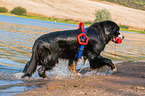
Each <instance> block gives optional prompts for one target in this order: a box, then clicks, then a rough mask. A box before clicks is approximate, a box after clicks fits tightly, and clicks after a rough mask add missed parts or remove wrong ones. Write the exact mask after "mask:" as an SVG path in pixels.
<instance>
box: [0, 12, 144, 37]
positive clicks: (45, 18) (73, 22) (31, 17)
mask: <svg viewBox="0 0 145 96" xmlns="http://www.w3.org/2000/svg"><path fill="white" fill-rule="evenodd" d="M0 15H5V16H14V17H20V18H29V19H37V20H45V21H51V22H61V23H69V24H76V25H78V24H79V23H80V22H79V21H73V20H61V19H57V18H47V17H39V16H31V15H24V16H20V15H14V14H10V13H0ZM84 23H85V25H86V26H90V25H91V24H92V22H84ZM120 30H121V31H127V32H135V33H142V34H145V30H144V31H138V30H129V29H122V28H121V29H120Z"/></svg>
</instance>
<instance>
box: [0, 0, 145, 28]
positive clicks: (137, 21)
mask: <svg viewBox="0 0 145 96" xmlns="http://www.w3.org/2000/svg"><path fill="white" fill-rule="evenodd" d="M18 6H21V7H24V8H26V10H27V12H28V13H31V14H32V13H33V14H41V15H42V16H46V17H51V18H58V19H64V20H65V19H68V20H69V19H71V20H78V21H91V22H92V21H94V20H95V11H96V10H99V9H104V8H106V9H107V10H109V11H110V12H111V14H112V19H113V20H114V21H115V22H116V23H118V24H122V25H127V26H131V27H132V28H137V29H140V30H144V29H145V11H142V10H137V9H132V8H128V7H124V6H121V5H117V4H114V3H109V2H105V1H91V0H0V7H6V8H8V10H9V11H10V10H12V9H13V8H14V7H18Z"/></svg>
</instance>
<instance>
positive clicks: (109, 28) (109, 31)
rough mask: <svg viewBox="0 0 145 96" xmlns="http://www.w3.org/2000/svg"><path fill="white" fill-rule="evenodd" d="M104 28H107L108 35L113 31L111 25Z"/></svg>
mask: <svg viewBox="0 0 145 96" xmlns="http://www.w3.org/2000/svg"><path fill="white" fill-rule="evenodd" d="M104 29H105V34H106V35H109V34H111V32H112V29H111V26H110V27H105V28H104Z"/></svg>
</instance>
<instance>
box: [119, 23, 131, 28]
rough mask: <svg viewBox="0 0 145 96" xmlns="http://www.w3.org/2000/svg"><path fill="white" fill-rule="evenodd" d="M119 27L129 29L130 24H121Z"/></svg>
mask: <svg viewBox="0 0 145 96" xmlns="http://www.w3.org/2000/svg"><path fill="white" fill-rule="evenodd" d="M119 27H120V28H122V29H129V26H126V25H121V24H119Z"/></svg>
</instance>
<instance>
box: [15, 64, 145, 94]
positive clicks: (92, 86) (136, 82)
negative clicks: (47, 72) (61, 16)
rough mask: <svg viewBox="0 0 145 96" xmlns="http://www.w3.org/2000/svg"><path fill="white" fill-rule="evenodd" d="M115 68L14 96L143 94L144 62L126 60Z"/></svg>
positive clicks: (144, 79) (144, 92)
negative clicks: (104, 72)
mask: <svg viewBox="0 0 145 96" xmlns="http://www.w3.org/2000/svg"><path fill="white" fill-rule="evenodd" d="M117 68H118V71H117V72H115V73H113V74H112V75H109V76H95V75H92V76H87V77H82V78H78V79H72V80H56V81H54V82H51V83H48V84H47V85H45V86H43V88H37V89H33V90H30V91H27V92H25V93H22V94H18V95H15V96H40V95H42V96H58V95H59V96H84V95H86V96H144V95H145V62H127V63H123V64H118V65H117Z"/></svg>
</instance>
